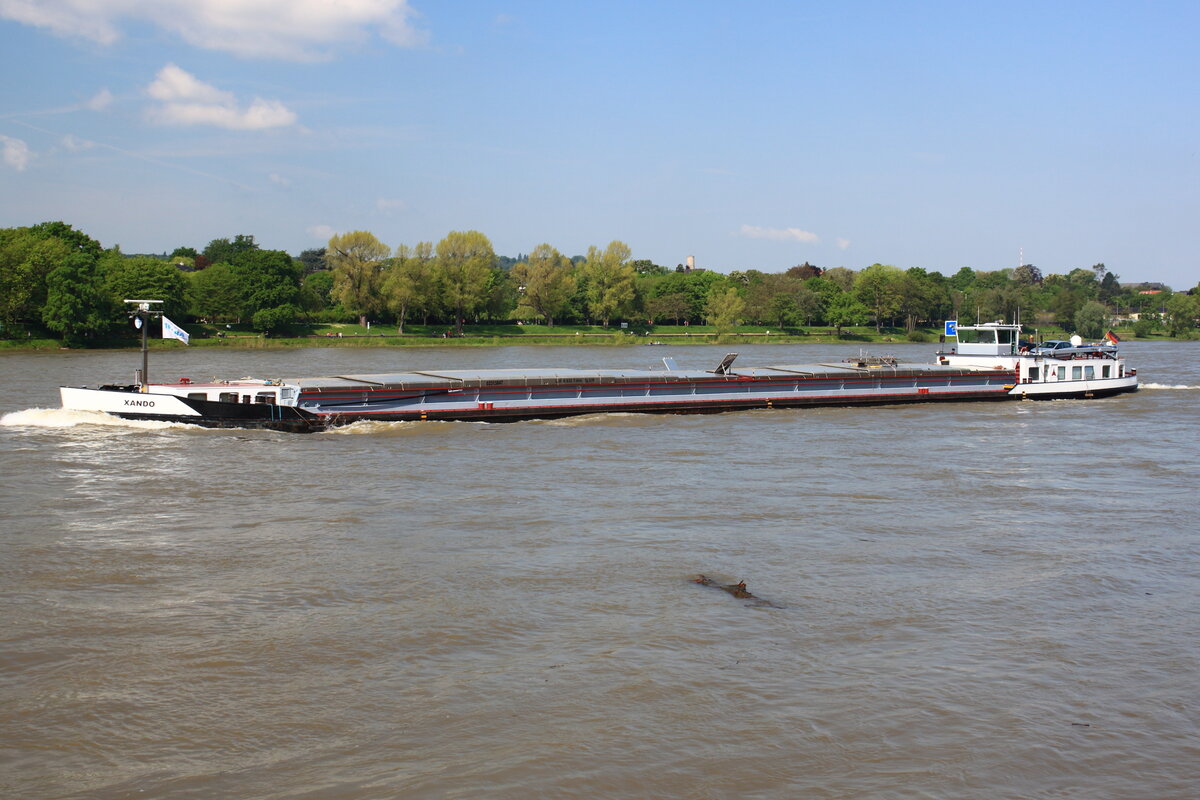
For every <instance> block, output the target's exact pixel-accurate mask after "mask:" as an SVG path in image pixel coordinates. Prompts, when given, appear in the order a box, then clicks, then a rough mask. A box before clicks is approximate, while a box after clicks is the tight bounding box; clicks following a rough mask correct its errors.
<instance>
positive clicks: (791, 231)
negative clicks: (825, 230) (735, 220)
mask: <svg viewBox="0 0 1200 800" xmlns="http://www.w3.org/2000/svg"><path fill="white" fill-rule="evenodd" d="M739 233H740V234H741V235H742V236H745V237H746V238H747V239H770V240H771V241H775V242H805V243H808V244H815V243H817V242H819V241H821V237H820V236H817V235H816V234H815V233H810V232H809V231H802V230H800V229H799V228H761V227H759V226H757V225H743V226H742V227H741V230H740V231H739Z"/></svg>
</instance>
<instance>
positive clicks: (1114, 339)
mask: <svg viewBox="0 0 1200 800" xmlns="http://www.w3.org/2000/svg"><path fill="white" fill-rule="evenodd" d="M1104 338H1105V339H1108V341H1109V344H1116V343H1117V342H1119V341H1121V338H1120V337H1119V336H1117V335H1116V334H1115V333H1113V332H1112V331H1109V332H1108V333H1106V334H1104Z"/></svg>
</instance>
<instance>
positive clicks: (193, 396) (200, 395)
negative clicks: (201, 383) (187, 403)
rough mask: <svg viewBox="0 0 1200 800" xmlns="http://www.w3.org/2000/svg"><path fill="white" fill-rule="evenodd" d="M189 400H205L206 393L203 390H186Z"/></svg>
mask: <svg viewBox="0 0 1200 800" xmlns="http://www.w3.org/2000/svg"><path fill="white" fill-rule="evenodd" d="M188 399H189V400H207V399H208V395H207V394H205V393H204V392H188Z"/></svg>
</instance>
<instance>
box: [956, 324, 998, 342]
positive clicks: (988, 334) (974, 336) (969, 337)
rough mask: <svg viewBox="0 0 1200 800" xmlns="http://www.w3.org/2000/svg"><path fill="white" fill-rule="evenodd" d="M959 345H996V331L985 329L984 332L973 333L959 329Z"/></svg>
mask: <svg viewBox="0 0 1200 800" xmlns="http://www.w3.org/2000/svg"><path fill="white" fill-rule="evenodd" d="M957 335H958V341H959V344H995V343H996V331H994V330H991V329H985V330H982V331H973V330H970V329H964V328H959V329H958V334H957Z"/></svg>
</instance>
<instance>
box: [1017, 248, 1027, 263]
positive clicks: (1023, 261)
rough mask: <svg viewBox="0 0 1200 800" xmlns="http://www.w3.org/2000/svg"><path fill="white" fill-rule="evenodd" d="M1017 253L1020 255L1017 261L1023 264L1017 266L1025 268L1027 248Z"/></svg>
mask: <svg viewBox="0 0 1200 800" xmlns="http://www.w3.org/2000/svg"><path fill="white" fill-rule="evenodd" d="M1017 252H1018V253H1019V255H1018V256H1017V260H1018V261H1020V262H1021V263H1020V264H1017V266H1018V267H1023V266H1025V248H1024V247H1022V248H1020V249H1019V250H1018V251H1017Z"/></svg>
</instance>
